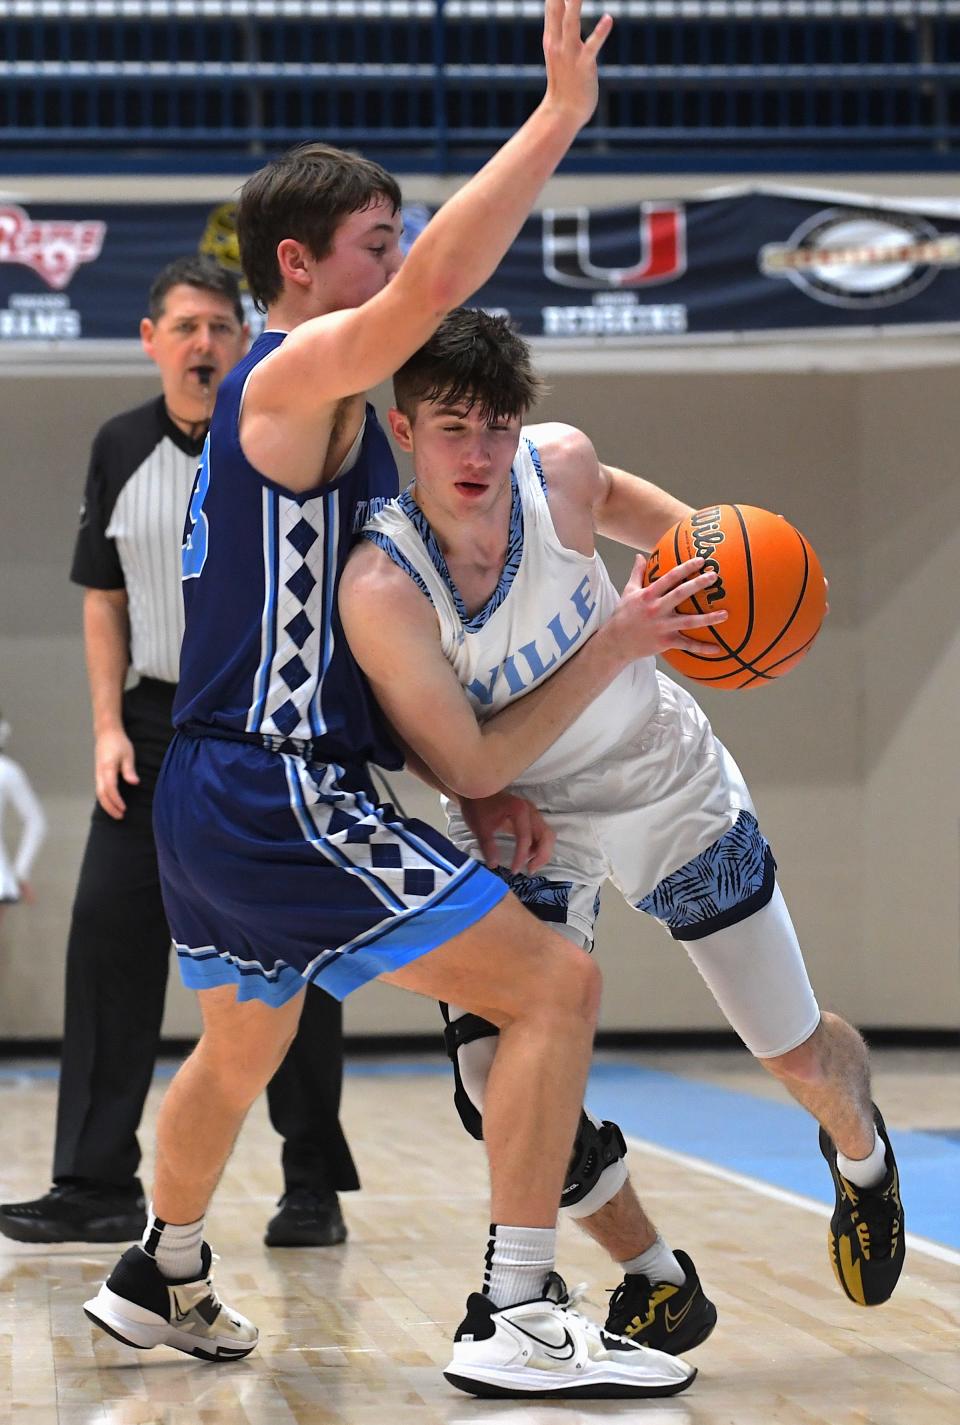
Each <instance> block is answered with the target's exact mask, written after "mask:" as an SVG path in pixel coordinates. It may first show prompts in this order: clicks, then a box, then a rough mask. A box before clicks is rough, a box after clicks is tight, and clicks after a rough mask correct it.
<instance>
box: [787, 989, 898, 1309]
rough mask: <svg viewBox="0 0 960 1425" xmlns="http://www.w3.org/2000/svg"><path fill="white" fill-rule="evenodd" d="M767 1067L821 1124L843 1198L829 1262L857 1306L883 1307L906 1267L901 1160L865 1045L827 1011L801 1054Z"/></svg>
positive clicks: (833, 1223) (832, 1231)
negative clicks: (875, 1097) (873, 1085)
mask: <svg viewBox="0 0 960 1425" xmlns="http://www.w3.org/2000/svg"><path fill="white" fill-rule="evenodd" d="M760 1062H761V1063H762V1064H763V1067H764V1068H765V1069H766V1070H767V1071H768V1072H769V1073H771V1074H773V1075H774V1076H775V1077H776V1078H778V1079H779V1080H780V1082H781V1083H782V1084H783V1085H784V1086H785V1087H786V1088H787V1089H788V1090H789V1092H790V1093H791V1094H792V1095H793V1097H794V1098H795V1099H796V1100H797V1102H798V1103H800V1104H802V1105H803V1107H804V1108H806V1109H807V1110H808V1111H809V1112H810V1113H812V1114H813V1116H814V1118H816V1119H817V1121H818V1122H819V1124H820V1151H821V1152H822V1153H823V1156H824V1157H825V1158H826V1160H827V1163H828V1165H829V1168H830V1173H831V1176H832V1177H833V1183H834V1191H835V1194H836V1206H835V1209H834V1213H833V1217H832V1218H831V1221H830V1230H829V1232H828V1234H827V1245H828V1249H829V1252H830V1261H831V1264H832V1266H833V1270H834V1272H835V1274H836V1277H837V1281H838V1282H839V1283H840V1286H841V1287H842V1288H843V1290H844V1292H845V1293H846V1294H847V1296H848V1297H849V1298H850V1300H851V1301H855V1302H856V1303H857V1304H858V1305H860V1306H877V1305H879V1304H880V1303H881V1302H884V1301H886V1300H887V1298H888V1297H889V1296H890V1294H891V1293H892V1291H893V1289H894V1287H895V1286H896V1284H897V1281H898V1279H899V1276H900V1272H901V1270H902V1268H903V1259H904V1226H903V1206H902V1204H901V1201H900V1182H899V1176H898V1173H897V1164H896V1159H895V1158H894V1155H893V1149H892V1147H891V1146H890V1140H889V1138H888V1137H887V1132H886V1127H885V1125H884V1122H883V1118H882V1116H881V1114H880V1110H879V1109H878V1108H877V1107H876V1106H875V1105H874V1104H873V1103H872V1101H871V1097H870V1066H869V1061H868V1058H867V1048H866V1045H865V1044H864V1042H863V1040H862V1039H861V1037H860V1035H859V1034H858V1033H857V1031H856V1030H855V1029H854V1028H853V1027H852V1026H851V1025H849V1024H847V1022H846V1020H843V1019H841V1018H840V1017H839V1015H836V1014H826V1013H825V1014H823V1016H822V1017H821V1021H820V1024H819V1025H818V1027H817V1028H816V1030H815V1031H814V1032H813V1034H812V1035H811V1036H810V1038H809V1039H807V1040H806V1041H805V1042H804V1043H803V1044H801V1045H799V1047H798V1048H796V1049H793V1050H791V1051H790V1052H789V1053H787V1054H783V1055H780V1056H779V1057H778V1058H773V1059H761V1061H760Z"/></svg>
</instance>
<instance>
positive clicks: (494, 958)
mask: <svg viewBox="0 0 960 1425" xmlns="http://www.w3.org/2000/svg"><path fill="white" fill-rule="evenodd" d="M383 978H384V979H385V980H387V981H388V982H390V983H393V984H396V985H399V986H400V987H401V988H404V989H411V990H414V991H415V992H416V993H417V994H423V995H427V996H430V997H432V998H435V999H441V1000H446V1001H450V1002H454V1003H456V1004H459V1005H463V1006H464V1007H465V1008H466V1009H468V1010H469V1011H470V1012H471V1013H473V1014H479V1015H481V1016H482V1017H483V1018H484V1019H488V1020H490V1021H491V1023H493V1024H496V1025H497V1027H498V1028H499V1030H500V1037H499V1041H498V1044H497V1051H496V1056H495V1058H494V1061H493V1066H492V1068H491V1070H490V1076H489V1078H488V1080H487V1087H486V1093H485V1097H484V1107H483V1124H484V1139H485V1141H486V1145H487V1153H488V1156H489V1159H490V1175H491V1181H492V1193H493V1197H492V1203H491V1208H492V1213H493V1220H494V1221H495V1222H510V1223H515V1224H517V1225H525V1226H530V1227H553V1226H554V1224H555V1222H556V1218H557V1204H558V1202H559V1201H560V1192H561V1189H562V1187H563V1183H564V1178H565V1175H566V1167H567V1163H568V1161H569V1158H570V1148H571V1145H572V1143H573V1136H574V1131H575V1128H576V1124H577V1120H578V1118H579V1115H580V1105H581V1103H582V1102H583V1091H584V1087H585V1085H586V1079H587V1070H588V1067H589V1063H590V1052H591V1048H592V1044H593V1033H594V1028H595V1025H596V1016H597V1012H598V1009H599V1003H600V972H599V970H598V969H597V967H596V965H595V964H594V963H593V962H592V961H591V960H589V959H588V958H587V956H585V955H584V954H582V952H580V951H579V950H577V949H576V948H575V947H574V946H572V945H571V944H569V942H567V941H565V940H562V939H561V938H560V937H559V936H557V935H556V934H554V933H552V932H551V931H550V930H549V929H547V928H546V927H545V926H543V925H541V924H540V923H539V922H538V921H534V919H533V917H532V916H530V915H528V914H527V912H526V911H524V910H523V909H522V908H521V907H520V906H519V905H518V903H517V902H516V901H514V900H513V899H512V898H510V899H507V900H504V901H502V902H500V904H499V905H497V906H495V907H494V908H493V910H491V911H490V912H489V914H487V915H486V916H484V918H483V920H481V921H480V922H479V923H478V924H477V925H475V926H471V928H470V929H469V930H466V931H464V932H462V934H460V935H458V936H456V937H455V939H453V940H450V941H448V942H447V944H446V945H443V946H441V947H440V949H438V950H434V951H432V952H431V953H430V954H429V955H425V956H423V957H422V958H421V959H419V960H414V961H413V962H412V963H411V964H409V965H406V966H404V967H403V969H402V970H398V971H395V972H394V973H393V974H390V975H385V976H384V977H383Z"/></svg>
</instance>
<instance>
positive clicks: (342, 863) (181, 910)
mask: <svg viewBox="0 0 960 1425" xmlns="http://www.w3.org/2000/svg"><path fill="white" fill-rule="evenodd" d="M154 830H155V834H156V843H157V856H158V861H159V867H160V882H161V888H162V891H163V901H164V906H165V908H166V912H167V918H168V921H169V924H170V931H171V935H172V937H173V940H174V943H175V945H176V949H177V955H178V957H179V963H180V971H181V975H182V978H183V981H184V983H185V984H186V985H187V986H188V987H189V988H191V989H198V990H199V989H209V988H211V987H213V986H217V985H236V987H237V996H238V998H239V999H241V1000H247V999H260V1000H263V1001H265V1002H266V1003H268V1004H271V1005H275V1006H276V1005H280V1004H283V1003H284V1002H285V1001H286V1000H288V999H290V998H292V997H293V996H294V995H295V994H297V993H298V991H300V990H302V989H303V987H304V985H305V984H306V983H307V982H311V983H314V984H317V985H320V986H321V987H322V988H323V989H325V990H326V991H328V993H329V994H331V995H333V996H335V997H336V998H337V999H343V998H344V997H345V996H346V995H348V994H349V993H350V992H351V990H355V989H357V988H358V987H359V986H360V985H363V984H365V983H366V982H367V981H368V980H372V979H375V978H376V977H377V976H378V975H382V974H385V973H387V972H389V971H391V970H397V969H400V967H401V966H403V965H406V964H408V963H409V962H410V961H411V960H415V959H418V958H419V957H420V956H421V955H426V954H427V953H428V952H429V951H430V950H434V949H436V948H437V947H438V946H439V945H442V944H443V943H444V942H445V941H447V940H450V939H451V938H452V937H453V936H455V935H457V934H459V933H460V932H461V931H463V930H466V929H468V928H469V926H471V925H473V924H475V923H476V922H477V921H478V920H480V919H481V918H482V917H483V916H484V915H486V914H487V912H488V911H489V910H490V909H492V907H493V906H494V905H496V904H497V903H498V902H499V901H500V900H502V899H503V897H504V896H505V895H506V894H508V892H507V888H506V886H505V885H504V884H503V882H502V881H500V880H499V879H498V878H497V877H496V876H494V875H492V874H491V873H490V872H489V871H488V870H486V868H485V867H484V866H482V865H481V864H480V863H479V862H478V861H475V860H473V858H472V857H470V856H469V855H467V854H466V853H464V852H462V851H458V850H457V849H456V848H455V847H454V846H452V845H451V844H450V842H448V841H447V840H445V838H444V837H443V836H441V835H440V833H439V832H437V831H436V830H434V828H433V827H430V826H428V825H426V823H424V822H421V821H416V820H410V819H403V818H401V817H399V816H398V815H397V813H396V812H395V811H394V809H393V807H391V806H389V805H388V804H379V803H378V802H377V800H376V794H375V792H374V789H373V785H372V783H371V781H370V779H369V773H368V772H367V770H366V768H364V767H356V768H343V767H339V766H335V765H323V764H319V763H315V762H307V761H305V760H304V759H303V758H302V757H299V756H296V755H293V754H290V753H281V752H273V751H268V750H267V749H266V748H264V747H261V746H259V745H258V744H255V743H249V742H235V741H227V740H225V739H224V738H218V737H192V736H187V735H185V734H183V733H178V734H177V735H176V736H175V737H174V739H173V741H172V743H171V744H170V748H169V751H168V752H167V756H166V760H165V761H164V764H163V768H162V770H161V773H160V779H159V781H158V784H157V790H156V796H155V799H154Z"/></svg>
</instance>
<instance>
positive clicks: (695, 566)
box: [610, 554, 727, 658]
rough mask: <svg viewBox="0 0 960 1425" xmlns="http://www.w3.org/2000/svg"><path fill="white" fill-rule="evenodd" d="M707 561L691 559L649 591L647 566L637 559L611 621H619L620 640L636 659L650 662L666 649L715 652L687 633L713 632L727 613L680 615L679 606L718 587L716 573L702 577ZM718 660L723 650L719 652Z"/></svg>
mask: <svg viewBox="0 0 960 1425" xmlns="http://www.w3.org/2000/svg"><path fill="white" fill-rule="evenodd" d="M703 565H704V560H702V559H688V560H686V562H685V563H683V564H678V565H677V567H676V568H675V569H670V570H668V571H667V573H666V574H661V575H660V578H659V579H654V580H653V582H652V583H651V584H648V585H647V587H646V588H644V587H643V572H644V570H645V569H646V567H647V562H646V560H645V559H644V557H643V555H642V554H638V555H637V559H636V563H635V564H634V566H633V572H632V574H631V575H630V578H629V580H628V582H627V585H626V587H625V588H624V591H623V597H622V599H621V601H620V604H619V606H618V608H617V611H616V613H615V614H614V615H613V617H612V618H611V619H610V623H611V624H613V622H614V620H615V619H616V620H618V621H619V623H620V627H619V629H618V637H619V638H621V639H624V640H626V643H625V646H626V647H627V648H629V650H630V651H631V653H632V656H633V657H634V658H648V657H649V656H650V654H651V653H662V652H663V651H664V649H666V648H682V649H683V650H684V652H686V653H698V654H700V655H701V656H702V655H703V654H704V652H707V653H708V655H709V654H710V653H712V652H713V650H712V649H710V647H709V645H708V646H707V648H706V649H705V648H704V644H703V642H702V640H701V641H700V642H697V640H696V639H693V638H689V637H687V631H688V630H690V629H695V628H710V627H712V626H713V625H715V624H718V623H723V621H724V620H725V619H726V617H727V614H726V610H724V609H718V610H715V611H714V612H713V613H706V614H691V613H686V612H684V613H681V612H679V605H680V604H682V603H683V602H684V601H685V600H686V599H690V598H692V597H693V596H694V595H695V594H700V593H702V592H703V590H704V589H709V587H710V585H711V584H714V583H716V579H717V576H716V573H715V571H714V570H708V572H707V573H705V574H704V573H701V572H700V571H701V570H702V569H703ZM717 653H718V655H719V656H721V657H722V656H723V650H722V649H717Z"/></svg>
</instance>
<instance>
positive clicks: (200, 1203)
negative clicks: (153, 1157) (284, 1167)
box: [84, 985, 303, 1361]
mask: <svg viewBox="0 0 960 1425" xmlns="http://www.w3.org/2000/svg"><path fill="white" fill-rule="evenodd" d="M199 1001H200V1010H201V1013H202V1015H203V1034H202V1035H201V1037H200V1040H199V1042H198V1044H197V1046H196V1048H195V1049H194V1051H193V1053H192V1054H191V1055H190V1057H189V1058H188V1059H187V1060H186V1062H185V1063H184V1064H183V1065H182V1066H181V1068H180V1069H179V1071H178V1072H177V1074H176V1076H175V1077H174V1079H173V1082H172V1083H171V1084H170V1087H169V1088H168V1090H167V1092H166V1094H165V1095H164V1100H163V1104H162V1105H161V1109H160V1115H159V1118H158V1122H157V1161H156V1174H155V1181H154V1192H153V1200H152V1203H151V1211H150V1215H149V1217H148V1219H147V1230H146V1232H145V1233H144V1237H143V1242H142V1243H141V1244H140V1245H139V1246H135V1247H130V1248H129V1249H128V1250H127V1251H126V1252H124V1254H123V1256H122V1257H121V1258H120V1261H119V1262H118V1264H117V1266H116V1267H115V1268H114V1270H113V1271H112V1272H111V1274H110V1276H109V1277H108V1279H107V1281H106V1282H105V1283H104V1284H103V1286H102V1287H101V1288H100V1290H99V1292H98V1293H97V1295H96V1296H95V1297H93V1298H91V1300H90V1301H88V1302H87V1303H86V1304H85V1307H84V1310H85V1311H86V1313H87V1315H88V1316H89V1317H90V1319H91V1320H92V1321H93V1322H95V1323H96V1325H98V1326H100V1327H101V1328H102V1329H103V1330H105V1331H107V1332H108V1333H109V1334H110V1335H112V1336H115V1337H116V1338H117V1339H118V1340H120V1341H123V1342H124V1343H125V1344H126V1345H130V1346H137V1347H139V1348H140V1349H149V1348H150V1347H152V1346H158V1345H167V1346H173V1347H175V1349H176V1350H178V1351H184V1352H186V1353H187V1354H188V1355H193V1356H198V1357H199V1358H200V1359H201V1360H207V1361H222V1360H237V1359H239V1358H240V1357H242V1356H246V1355H248V1354H249V1353H250V1352H251V1351H252V1350H253V1348H254V1346H256V1344H257V1340H258V1332H257V1328H256V1327H255V1326H254V1325H253V1323H252V1322H250V1321H248V1320H247V1319H246V1317H244V1316H241V1315H240V1313H239V1312H237V1311H234V1310H233V1309H231V1308H229V1307H226V1306H224V1304H223V1303H222V1302H221V1301H220V1300H219V1298H218V1296H217V1294H216V1292H215V1290H214V1288H213V1285H212V1282H211V1280H210V1270H211V1264H212V1253H211V1251H210V1248H209V1247H208V1246H207V1244H206V1243H205V1242H204V1240H203V1218H204V1213H205V1212H206V1209H207V1205H208V1203H209V1201H210V1198H211V1196H212V1195H213V1190H214V1188H215V1187H216V1185H217V1182H218V1181H219V1178H220V1174H221V1173H222V1172H223V1168H224V1164H225V1163H226V1161H227V1159H228V1158H229V1156H230V1152H231V1149H232V1148H233V1144H234V1142H235V1140H236V1137H237V1134H238V1133H239V1131H240V1128H241V1126H242V1124H243V1120H244V1119H245V1118H246V1116H247V1112H248V1110H249V1108H250V1105H251V1104H252V1103H253V1101H254V1099H256V1098H257V1097H258V1096H259V1094H260V1093H262V1091H263V1090H264V1089H265V1088H266V1086H267V1084H268V1083H269V1081H270V1079H271V1078H272V1077H273V1075H274V1073H275V1072H276V1070H277V1068H278V1067H279V1065H280V1063H281V1062H282V1060H283V1056H284V1054H285V1053H286V1052H287V1049H288V1047H289V1045H290V1043H291V1041H292V1039H293V1036H294V1034H295V1033H296V1029H297V1023H298V1021H299V1018H300V1010H301V1007H302V1003H303V992H301V993H300V994H298V995H296V996H294V997H293V998H292V999H290V1000H288V1001H287V1002H286V1003H285V1004H283V1005H281V1006H279V1007H277V1008H272V1007H270V1006H268V1005H266V1004H264V1003H263V1002H262V1001H260V1000H246V1001H243V1002H238V1000H237V997H236V988H235V987H234V986H232V985H231V986H218V987H217V988H214V989H208V990H201V991H200V993H199Z"/></svg>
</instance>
